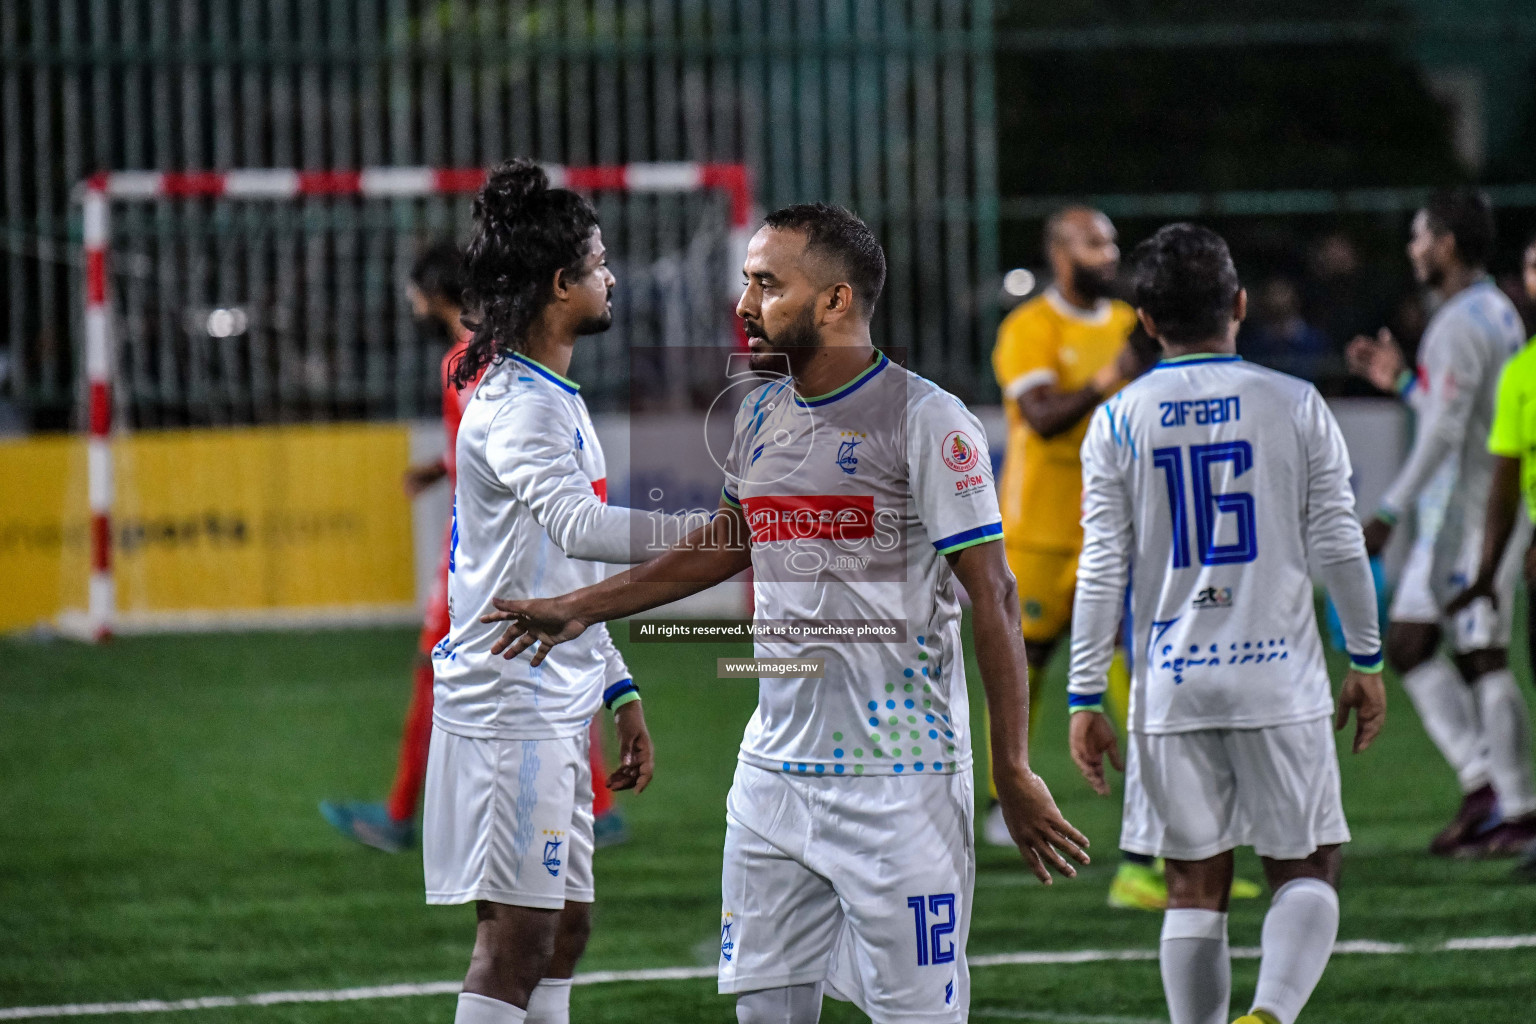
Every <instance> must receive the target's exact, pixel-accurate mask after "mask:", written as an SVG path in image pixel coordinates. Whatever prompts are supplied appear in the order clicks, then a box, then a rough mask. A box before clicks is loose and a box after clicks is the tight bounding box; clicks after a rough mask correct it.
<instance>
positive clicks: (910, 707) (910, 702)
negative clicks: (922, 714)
mask: <svg viewBox="0 0 1536 1024" xmlns="http://www.w3.org/2000/svg"><path fill="white" fill-rule="evenodd" d="M906 705H907V710H908V711H911V710H912V709H913V708H915V707H917V705H916V704H915V703H913V702H912V701H910V700H909V701H907V702H906Z"/></svg>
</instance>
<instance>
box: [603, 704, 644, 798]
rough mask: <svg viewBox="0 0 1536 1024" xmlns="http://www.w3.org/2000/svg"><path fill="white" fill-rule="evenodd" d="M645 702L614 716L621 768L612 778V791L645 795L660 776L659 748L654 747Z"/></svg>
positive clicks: (620, 710) (633, 705) (609, 786)
mask: <svg viewBox="0 0 1536 1024" xmlns="http://www.w3.org/2000/svg"><path fill="white" fill-rule="evenodd" d="M644 703H645V702H644V701H640V700H632V701H630V702H629V703H628V704H625V705H624V706H623V707H621V708H619V710H618V713H617V714H615V715H614V716H613V726H614V729H615V730H616V731H617V732H618V734H619V767H618V768H617V769H615V770H614V773H613V774H612V775H610V776H608V788H609V789H613V790H619V789H632V790H634V791H635V792H636V793H644V792H645V787H646V786H649V785H650V784H651V776H653V775H655V774H656V748H655V747H653V746H652V745H651V734H650V731H649V730H647V729H646V727H645V712H644V711H643V710H641V707H640V705H642V704H644Z"/></svg>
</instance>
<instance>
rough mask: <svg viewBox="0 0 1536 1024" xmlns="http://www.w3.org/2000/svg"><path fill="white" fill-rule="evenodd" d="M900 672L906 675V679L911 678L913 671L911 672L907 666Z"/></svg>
mask: <svg viewBox="0 0 1536 1024" xmlns="http://www.w3.org/2000/svg"><path fill="white" fill-rule="evenodd" d="M901 674H902V675H904V676H906V677H907V678H908V679H911V678H912V676H913V672H912V670H911V669H909V668H904V669H902V670H901Z"/></svg>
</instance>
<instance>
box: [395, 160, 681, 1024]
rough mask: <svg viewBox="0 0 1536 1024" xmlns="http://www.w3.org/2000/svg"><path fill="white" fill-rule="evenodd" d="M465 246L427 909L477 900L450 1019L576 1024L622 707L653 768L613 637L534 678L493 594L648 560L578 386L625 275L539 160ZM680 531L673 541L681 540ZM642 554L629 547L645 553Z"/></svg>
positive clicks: (489, 194) (497, 174) (505, 189)
mask: <svg viewBox="0 0 1536 1024" xmlns="http://www.w3.org/2000/svg"><path fill="white" fill-rule="evenodd" d="M474 213H475V230H474V236H473V239H472V240H471V242H470V244H469V246H468V248H467V250H466V253H465V272H466V279H467V280H466V283H467V286H468V297H469V299H470V305H469V308H470V310H471V317H470V318H471V319H478V323H477V324H475V333H474V337H473V338H472V339H471V340H470V342H469V344H468V347H467V349H466V351H465V353H464V356H463V357H462V358H461V359H460V360H459V362H458V365H457V366H456V368H455V370H454V378H455V382H456V383H457V384H458V386H459V387H465V386H466V385H468V384H470V383H471V382H473V381H474V380H475V378H476V377H477V376H480V374H481V373H482V371H483V373H484V376H483V377H481V379H480V382H479V384H478V385H476V386H475V388H474V394H473V397H472V398H471V399H470V400H469V401H468V403H467V404H466V406H465V408H464V415H463V420H462V422H461V424H460V426H459V433H458V443H457V446H456V449H455V450H456V455H457V465H458V483H457V487H456V489H455V494H454V519H453V530H452V535H451V540H450V548H449V550H450V554H449V582H448V604H449V616H450V622H451V627H450V629H449V632H448V634H447V636H445V637H444V638H443V639H442V641H441V642H439V643H438V645H437V646H436V647H435V648H434V649H433V652H432V662H433V668H434V672H435V676H436V682H435V692H434V709H433V721H432V741H431V750H430V754H429V756H428V760H427V779H426V786H425V790H426V806H425V812H424V821H423V828H422V853H423V861H424V867H425V875H426V889H427V902H428V903H438V904H452V903H468V902H471V901H474V902H475V903H476V905H477V918H478V922H479V923H478V926H477V929H476V933H475V949H474V954H473V956H472V958H471V960H470V966H469V971H468V973H467V974H466V976H465V978H464V989H463V992H462V993H461V994H460V996H459V1003H458V1010H457V1013H456V1016H455V1018H454V1020H455V1022H456V1024H515V1022H519V1021H527V1022H528V1024H567V1022H568V1021H569V1017H570V993H571V977H572V975H573V973H574V971H575V967H576V962H577V960H578V959H579V958H580V956H581V954H582V951H583V949H584V948H585V946H586V940H587V935H588V934H589V932H590V929H591V904H592V901H593V898H594V897H593V879H592V848H593V836H592V777H591V769H590V767H589V760H588V750H587V744H588V737H589V735H590V733H589V730H588V723H589V721H590V720H591V718H592V716H593V715H594V714H595V713H596V712H597V711H598V709H599V705H600V704H602V703H604V702H605V701H606V703H607V704H608V706H609V707H611V708H613V709H614V713H615V714H614V717H615V720H616V724H617V729H618V734H619V742H620V746H621V748H622V762H621V766H620V767H619V769H618V770H617V771H616V772H615V773H614V774H613V776H612V777H610V779H609V785H610V786H611V787H612V788H614V789H630V788H633V789H635V790H636V791H639V790H643V789H644V788H645V787H646V785H647V783H648V782H649V781H650V778H651V774H652V764H653V759H652V752H651V741H650V736H649V735H648V733H647V732H646V728H645V716H644V713H643V712H642V711H641V705H640V703H639V700H638V696H639V694H638V691H637V690H636V688H635V684H634V683H633V682H632V681H631V679H630V678H629V670H628V669H627V668H626V667H625V665H624V661H623V659H622V658H621V657H620V656H619V653H618V651H617V650H616V649H615V648H614V646H613V642H612V641H611V640H610V639H609V637H608V633H607V631H606V630H605V629H601V628H600V629H595V630H592V631H590V632H588V633H587V634H586V635H584V636H583V637H582V638H581V640H580V641H578V642H576V643H573V644H569V645H566V646H564V647H562V648H561V649H560V650H559V651H557V652H555V653H554V654H553V655H551V656H550V657H549V658H548V659H547V660H545V662H544V663H543V664H542V665H540V666H539V667H537V668H531V667H530V666H529V665H528V664H527V662H521V663H517V662H507V661H505V660H503V659H501V658H498V657H496V656H495V655H494V654H493V652H492V646H493V645H494V643H495V641H496V634H497V632H498V627H494V626H488V625H486V624H484V623H482V622H481V621H480V616H481V615H482V614H484V613H485V612H487V611H490V610H491V607H492V606H491V600H492V598H494V597H498V596H501V597H506V596H519V597H534V596H538V595H545V594H559V593H563V592H565V591H567V590H571V589H574V588H576V587H581V586H585V585H587V584H590V583H594V582H596V581H597V580H599V579H601V578H602V577H603V575H604V572H605V570H604V568H603V567H602V566H601V565H598V564H597V563H598V562H630V561H638V560H639V559H640V558H641V557H644V555H643V549H644V547H645V541H646V538H647V537H648V535H649V531H650V530H651V529H652V528H655V527H656V526H658V522H657V520H656V519H655V518H654V517H650V516H647V515H645V514H643V513H639V512H633V511H631V510H628V509H617V508H611V507H609V506H608V505H607V504H606V490H607V474H606V469H605V465H604V461H603V451H602V447H601V445H600V444H599V442H598V439H597V434H596V432H595V431H594V430H593V429H592V420H591V418H590V417H589V416H588V414H587V408H586V405H585V403H584V402H583V401H582V399H581V395H580V393H579V389H578V386H577V385H576V384H575V383H573V382H572V381H571V380H569V379H567V377H566V376H565V373H566V370H567V368H568V367H569V365H570V359H571V352H572V349H573V347H574V346H575V345H576V343H577V341H578V339H579V338H580V337H581V336H582V335H587V334H593V333H596V332H598V331H603V330H606V329H607V328H608V326H609V324H610V323H611V322H612V313H611V311H610V306H609V294H610V291H611V289H612V288H613V285H614V279H613V275H612V274H611V273H609V271H608V269H607V267H606V265H605V264H604V262H603V244H602V234H601V232H600V231H599V229H598V224H597V216H596V214H595V213H594V212H593V210H592V207H591V205H590V204H589V203H588V202H587V201H586V200H585V199H583V198H582V197H580V196H578V195H576V194H575V193H574V192H570V191H567V190H565V189H551V188H550V187H549V179H548V178H547V177H546V175H545V173H544V172H543V170H541V169H540V168H539V167H538V165H537V164H534V163H531V162H529V161H525V160H514V161H511V162H510V163H507V164H503V165H502V166H501V167H498V168H497V169H496V170H495V171H493V172H492V174H491V176H490V178H489V180H488V181H487V182H486V184H485V186H484V188H483V189H482V190H481V191H480V193H479V195H478V196H477V197H476V199H475V207H474ZM679 533H680V531H679ZM632 552H634V554H632Z"/></svg>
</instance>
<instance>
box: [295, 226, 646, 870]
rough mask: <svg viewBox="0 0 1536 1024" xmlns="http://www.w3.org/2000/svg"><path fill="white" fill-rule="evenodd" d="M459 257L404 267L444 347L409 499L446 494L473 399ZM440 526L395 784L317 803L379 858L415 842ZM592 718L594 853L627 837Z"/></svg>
mask: <svg viewBox="0 0 1536 1024" xmlns="http://www.w3.org/2000/svg"><path fill="white" fill-rule="evenodd" d="M462 259H463V255H462V253H460V251H459V248H458V246H456V245H455V244H453V243H452V242H440V243H438V244H436V245H434V246H432V247H431V248H430V249H428V250H427V251H426V252H425V253H423V254H422V256H421V258H420V259H418V260H417V261H416V264H415V266H413V267H412V268H411V280H410V284H409V286H408V287H407V289H406V297H407V298H408V299H409V300H410V303H411V315H412V317H414V319H415V320H416V324H417V326H418V327H419V328H420V329H421V331H422V332H423V333H424V334H426V335H428V336H438V337H441V338H442V339H444V340H446V341H450V342H451V343H450V344H449V347H448V351H447V353H446V354H445V355H444V356H443V361H442V366H441V372H440V380H441V381H442V386H443V431H444V433H445V435H446V440H447V446H446V447H445V448H444V451H443V455H442V457H441V458H438V459H433V460H432V461H430V462H422V463H417V464H415V465H412V466H408V467H407V468H406V470H405V476H404V480H403V486H404V489H405V495H406V497H408V498H415V497H416V496H417V495H418V494H421V493H422V492H423V491H425V490H427V488H429V487H432V486H433V485H434V484H436V483H437V482H438V481H440V480H442V479H444V478H446V479H447V480H448V490H449V494H450V495H451V494H452V492H453V488H454V484H455V474H454V445H455V442H456V441H457V439H458V436H459V421H460V420H461V419H462V418H463V415H464V406H465V404H466V403H467V402H468V401H469V399H470V396H471V395H473V394H474V391H475V384H478V383H479V380H480V378H479V376H476V378H475V380H474V382H473V383H471V384H470V385H469V386H467V387H465V388H464V389H463V390H460V389H458V388H456V387H454V385H453V368H454V365H455V364H456V363H457V362H458V360H459V357H460V356H462V355H463V354H464V349H465V347H466V346H467V345H468V343H469V338H470V331H469V330H468V329H467V328H465V326H464V324H463V322H462V317H463V313H464V298H463V292H464V285H463V269H462ZM449 529H451V526H450V527H445V530H444V536H443V553H442V557H441V559H439V561H438V564H437V573H436V575H435V577H434V579H433V583H432V593H431V596H430V597H429V598H428V599H427V610H426V615H425V617H424V621H423V622H422V628H421V639H420V642H419V647H418V653H417V657H416V664H415V667H414V671H413V679H414V685H413V686H412V688H411V703H410V707H409V708H408V709H407V710H406V713H405V724H404V727H403V729H402V731H401V736H400V761H399V764H398V766H397V767H396V769H395V781H394V785H393V786H391V787H390V791H389V799H388V800H387V801H385V802H382V803H380V802H346V803H344V802H340V801H332V800H322V801H321V802H320V813H321V815H323V816H324V817H325V820H326V821H328V822H330V823H331V824H332V825H334V826H335V827H336V828H337V829H338V830H339V831H340V832H341V833H342V834H343V835H347V836H350V837H351V838H353V839H356V840H357V841H358V842H360V843H363V844H365V845H368V846H372V847H374V848H375V849H379V850H383V851H385V852H386V853H398V852H400V851H401V850H404V849H406V848H407V847H409V846H410V845H411V844H412V843H413V842H414V841H415V839H416V827H415V821H416V810H417V807H418V806H419V804H420V801H421V785H422V781H423V779H425V778H426V773H427V747H428V744H429V741H430V740H431V738H432V648H433V646H434V645H435V644H436V643H437V642H438V641H439V640H441V639H442V638H443V636H444V635H445V634H447V632H448V545H449V541H450V536H449V533H448V530H449ZM599 735H600V734H599V732H598V729H597V720H596V719H595V718H594V719H593V736H592V743H591V750H592V778H593V779H594V780H597V784H596V785H595V786H594V791H593V800H592V812H593V816H594V818H595V819H596V820H595V822H594V825H593V831H594V833H595V840H596V844H597V845H598V846H599V847H602V846H611V845H613V844H615V843H619V842H623V841H624V840H625V839H626V838H627V835H626V833H625V829H624V823H623V821H622V820H621V819H620V818H619V816H618V814H617V813H616V812H615V811H614V810H613V794H612V793H611V792H610V791H609V789H608V787H607V786H606V785H603V784H602V782H601V780H603V779H606V778H607V777H608V773H607V771H605V770H604V768H603V765H602V747H601V744H600V742H599Z"/></svg>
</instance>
